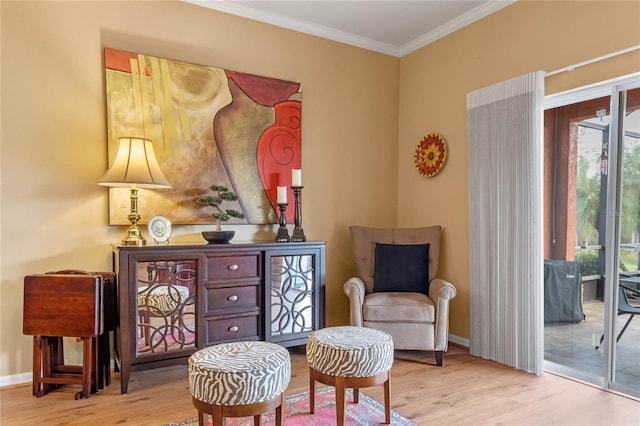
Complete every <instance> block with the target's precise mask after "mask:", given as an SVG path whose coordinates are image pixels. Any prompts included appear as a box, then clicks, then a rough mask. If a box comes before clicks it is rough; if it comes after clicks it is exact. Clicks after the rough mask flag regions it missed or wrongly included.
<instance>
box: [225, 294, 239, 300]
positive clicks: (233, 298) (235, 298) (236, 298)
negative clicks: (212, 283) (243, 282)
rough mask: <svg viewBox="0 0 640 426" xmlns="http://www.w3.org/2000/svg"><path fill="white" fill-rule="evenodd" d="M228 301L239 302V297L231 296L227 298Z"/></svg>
mask: <svg viewBox="0 0 640 426" xmlns="http://www.w3.org/2000/svg"><path fill="white" fill-rule="evenodd" d="M227 300H228V301H229V302H235V301H236V300H238V296H236V295H235V294H234V295H231V296H229V297H227Z"/></svg>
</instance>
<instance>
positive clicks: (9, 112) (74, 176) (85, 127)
mask: <svg viewBox="0 0 640 426" xmlns="http://www.w3.org/2000/svg"><path fill="white" fill-rule="evenodd" d="M638 5H639V3H638V2H622V3H614V2H566V3H565V2H560V3H559V2H548V3H547V2H519V3H516V4H514V5H512V6H509V7H507V8H506V9H503V10H502V11H500V12H498V13H496V14H495V15H493V16H490V17H488V18H486V19H484V20H482V21H480V22H478V23H476V24H474V25H471V26H470V27H467V28H465V29H463V30H461V31H459V32H457V33H455V34H453V35H450V36H448V37H446V38H444V39H442V40H440V41H438V42H436V43H434V44H432V45H430V46H427V47H425V48H423V49H422V50H420V51H418V52H416V53H414V54H411V55H409V56H407V57H405V58H403V59H401V60H399V59H397V58H393V57H389V56H385V55H381V54H377V53H373V52H369V51H365V50H362V49H358V48H354V47H350V46H346V45H341V44H339V43H335V42H331V41H327V40H323V39H319V38H316V37H311V36H308V35H304V34H300V33H295V32H292V31H288V30H284V29H280V28H277V27H273V26H269V25H265V24H261V23H257V22H254V21H251V20H246V19H242V18H238V17H235V16H231V15H225V14H221V13H218V12H215V11H210V10H206V9H202V8H199V7H196V6H193V5H189V4H185V3H181V2H84V3H82V2H11V1H6V0H3V1H2V2H0V19H1V29H0V31H1V34H0V36H1V59H2V71H1V72H2V75H1V79H2V85H1V87H0V90H1V95H2V96H1V116H0V119H1V123H0V132H1V133H0V136H1V139H0V143H1V146H0V149H1V155H0V161H1V163H0V166H1V169H0V177H1V181H0V184H1V188H2V193H1V194H0V196H1V200H0V203H1V205H0V207H1V208H0V220H1V227H0V311H1V313H0V377H3V376H8V375H17V374H20V373H25V372H29V371H30V370H31V340H30V337H28V336H23V335H22V333H21V329H22V280H23V277H24V275H26V274H30V273H38V272H44V271H48V270H52V269H60V268H82V269H90V270H104V269H108V268H110V267H111V263H110V262H111V260H110V244H111V243H114V242H117V241H119V239H120V238H121V237H122V234H123V232H124V228H122V227H110V226H108V225H107V190H106V189H105V188H102V187H99V186H97V185H96V182H97V180H98V179H99V178H100V177H101V176H102V174H103V172H104V171H105V169H106V166H107V154H106V126H105V107H104V95H103V92H104V71H103V68H102V49H103V48H104V47H113V48H118V49H123V50H131V51H136V52H142V53H146V54H150V55H155V56H160V57H166V58H170V59H176V60H183V61H187V62H193V63H199V64H204V65H211V66H216V67H221V68H228V69H233V70H237V71H244V72H250V73H254V74H260V75H265V76H271V77H277V78H282V79H286V80H294V81H299V82H301V83H302V88H303V89H302V90H303V100H304V112H303V140H304V149H303V160H302V163H303V169H304V185H305V191H304V201H303V207H304V208H303V216H304V223H303V226H304V229H305V232H306V234H307V236H308V238H310V239H314V240H326V241H327V298H328V303H327V306H328V308H327V317H328V323H329V325H333V324H341V323H344V322H345V321H347V303H346V298H345V296H344V295H343V293H342V284H343V282H344V280H345V279H346V278H348V277H349V276H350V275H351V273H352V270H353V266H352V261H351V254H350V249H351V246H350V242H349V234H348V226H349V225H351V224H363V225H371V226H391V225H395V224H396V223H397V224H399V225H401V226H414V225H416V226H418V225H419V226H422V225H430V224H436V223H439V224H442V225H443V226H444V228H445V234H444V239H443V243H444V244H443V250H444V253H443V257H442V261H441V262H442V263H441V274H440V275H441V276H442V277H444V278H447V279H449V280H450V281H452V282H454V283H455V284H456V286H457V287H458V290H459V297H458V298H457V299H455V300H454V301H453V304H452V326H451V332H452V333H453V334H456V335H458V336H460V337H468V333H469V331H468V330H469V326H468V322H469V313H468V310H469V300H468V294H469V288H468V256H469V254H468V225H467V217H468V215H467V193H466V188H467V175H466V170H467V164H466V124H465V119H466V111H465V94H466V93H467V92H469V91H471V90H474V89H477V88H480V87H482V86H485V85H489V84H492V83H495V82H498V81H500V80H503V79H506V78H510V77H514V76H516V75H519V74H522V73H525V72H528V71H533V70H537V69H544V70H552V69H556V68H560V67H563V66H566V65H569V64H572V63H576V62H580V61H582V60H585V59H589V58H592V57H594V56H599V55H602V54H605V53H608V52H611V51H614V50H618V49H621V48H625V47H628V46H630V45H633V44H638V43H640V36H639V34H638V31H639V30H638V25H637V16H639V7H638ZM603 16H607V17H609V18H610V20H611V22H614V23H615V25H611V26H610V27H607V26H603V24H602V21H603V20H602V17H603ZM594 28H597V36H596V35H595V33H596V31H594ZM626 56H631V59H629V58H628V57H625V58H622V59H620V60H615V61H610V63H615V64H618V65H616V66H613V67H604V66H592V67H590V68H589V70H585V71H576V72H575V73H576V74H575V75H574V76H572V77H569V81H568V82H567V81H563V80H564V79H566V77H564V76H558V77H556V78H555V79H553V80H550V81H548V82H547V83H548V86H549V87H556V86H557V87H560V88H562V89H565V88H568V87H571V86H572V85H578V84H577V83H576V82H578V83H579V84H585V83H589V82H594V81H599V80H602V79H605V78H609V77H613V76H617V75H622V74H626V73H629V72H631V71H639V70H640V66H639V62H640V61H639V60H638V55H637V54H635V55H633V56H632V55H626ZM576 76H577V77H576ZM557 90H559V89H557ZM431 131H438V132H440V133H442V134H443V135H444V136H445V137H446V138H447V141H448V143H449V149H450V151H449V161H448V163H447V165H446V166H445V168H444V169H443V171H442V172H441V173H440V175H438V176H437V177H435V178H432V179H426V178H422V177H420V176H419V175H418V174H417V173H416V172H415V170H414V169H413V162H412V161H413V160H412V154H413V149H414V147H415V145H416V144H417V141H418V140H419V139H420V138H421V137H422V136H423V135H424V134H425V133H427V132H431ZM202 229H203V228H202V227H195V226H193V227H189V226H184V227H177V229H175V230H174V234H176V235H177V236H176V239H179V240H195V241H198V240H199V236H198V234H199V232H200V231H201V230H202ZM236 231H237V232H238V236H237V237H236V238H240V239H246V238H251V236H252V234H253V233H254V232H256V231H257V229H256V227H252V226H239V227H236Z"/></svg>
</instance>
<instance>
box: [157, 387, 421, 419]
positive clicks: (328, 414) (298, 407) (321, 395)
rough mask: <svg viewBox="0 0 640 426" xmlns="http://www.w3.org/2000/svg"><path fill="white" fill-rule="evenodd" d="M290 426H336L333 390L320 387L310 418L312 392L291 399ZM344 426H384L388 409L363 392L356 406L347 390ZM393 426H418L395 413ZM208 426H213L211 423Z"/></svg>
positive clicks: (266, 416)
mask: <svg viewBox="0 0 640 426" xmlns="http://www.w3.org/2000/svg"><path fill="white" fill-rule="evenodd" d="M284 415H285V419H284V424H285V425H286V426H333V425H335V424H336V399H335V389H334V387H333V386H323V387H318V389H317V391H316V412H315V413H314V414H309V392H300V393H296V394H291V395H287V407H286V411H285V413H284ZM274 420H275V410H271V411H270V412H268V413H265V414H263V415H262V424H263V425H264V426H272V425H273V424H274ZM197 424H198V418H197V417H195V418H193V419H189V420H183V421H181V422H176V423H168V424H166V425H164V426H196V425H197ZM344 424H345V425H346V426H355V425H368V426H370V425H379V424H384V405H382V404H381V403H379V402H378V401H376V400H374V399H371V398H369V397H368V396H367V395H365V394H363V393H362V391H360V401H359V402H358V403H357V404H354V403H353V394H352V391H351V389H349V390H347V408H346V412H345V419H344ZM391 424H392V425H399V426H417V425H416V424H415V423H413V422H412V421H411V420H409V419H407V418H404V417H402V416H401V415H399V414H398V413H396V412H394V411H391ZM208 425H211V419H209V423H208ZM250 425H253V417H227V418H226V426H250Z"/></svg>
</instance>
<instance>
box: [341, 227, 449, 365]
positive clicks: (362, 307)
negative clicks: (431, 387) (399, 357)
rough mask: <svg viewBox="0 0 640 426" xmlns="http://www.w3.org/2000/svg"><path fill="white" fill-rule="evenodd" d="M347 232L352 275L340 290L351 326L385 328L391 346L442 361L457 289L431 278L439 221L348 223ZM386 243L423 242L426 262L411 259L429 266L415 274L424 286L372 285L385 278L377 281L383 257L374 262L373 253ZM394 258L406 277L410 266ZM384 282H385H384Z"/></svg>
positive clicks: (436, 255) (435, 265)
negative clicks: (394, 225) (404, 224)
mask: <svg viewBox="0 0 640 426" xmlns="http://www.w3.org/2000/svg"><path fill="white" fill-rule="evenodd" d="M350 231H351V240H352V252H353V258H354V262H355V272H356V276H355V277H352V278H349V279H348V280H347V282H346V283H345V284H344V287H343V290H344V292H345V294H346V295H347V296H348V297H349V310H350V323H351V325H352V326H357V327H371V328H375V329H379V330H383V331H386V332H387V333H389V334H391V336H392V337H393V342H394V347H395V349H400V350H422V351H435V358H436V364H437V365H438V366H442V358H443V354H444V352H446V350H447V346H448V330H449V301H450V300H451V299H453V298H454V297H456V288H455V287H454V286H453V285H452V284H451V283H449V282H447V281H445V280H442V279H439V278H436V274H437V272H438V261H439V257H440V234H441V226H430V227H425V228H367V227H362V226H352V227H351V228H350ZM426 244H428V246H426ZM387 245H393V246H398V245H402V246H405V247H406V246H407V245H411V246H415V247H416V248H418V246H423V247H425V246H426V251H427V252H428V262H424V260H421V259H419V258H416V259H415V260H416V261H415V262H413V263H416V264H419V263H423V264H424V265H423V266H425V268H426V269H427V271H428V272H427V271H425V272H427V273H426V274H425V275H427V276H425V277H424V278H420V281H422V280H423V282H420V283H419V284H420V285H422V286H423V289H424V290H423V291H422V290H421V292H418V291H411V287H410V286H409V287H406V286H404V284H403V283H396V284H394V285H397V287H404V288H402V289H401V291H389V290H390V289H389V288H386V289H385V290H386V291H376V288H378V289H380V287H383V285H382V280H383V279H384V278H383V277H382V276H380V275H381V274H379V276H378V280H376V271H377V272H379V273H380V272H381V268H382V267H381V265H380V263H382V260H380V261H379V262H376V258H375V255H376V251H377V250H379V249H381V248H382V247H384V246H386V247H385V249H387V248H388V246H387ZM409 249H410V250H411V247H409ZM380 253H382V252H380ZM380 257H381V259H382V256H380ZM392 257H393V256H385V258H386V261H387V264H389V261H392V262H393V259H392ZM398 261H399V262H402V263H404V266H408V267H404V266H403V267H402V268H401V267H398V277H399V276H403V277H404V276H410V275H411V274H410V273H409V274H408V273H407V271H406V269H412V268H413V265H410V264H407V256H406V255H402V258H398ZM377 263H378V264H377ZM414 275H415V274H414ZM403 279H404V278H403ZM392 281H393V280H392ZM398 284H400V285H398ZM384 287H388V286H387V285H386V284H385V285H384ZM398 289H399V290H400V288H398ZM391 290H393V289H391Z"/></svg>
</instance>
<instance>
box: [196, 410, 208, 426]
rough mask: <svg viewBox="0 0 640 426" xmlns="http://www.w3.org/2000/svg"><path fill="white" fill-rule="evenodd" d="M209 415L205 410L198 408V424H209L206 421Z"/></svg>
mask: <svg viewBox="0 0 640 426" xmlns="http://www.w3.org/2000/svg"><path fill="white" fill-rule="evenodd" d="M207 416H208V414H206V413H205V412H204V411H202V410H198V425H199V426H205V425H206V424H207V422H206V421H205V419H206V418H207Z"/></svg>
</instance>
